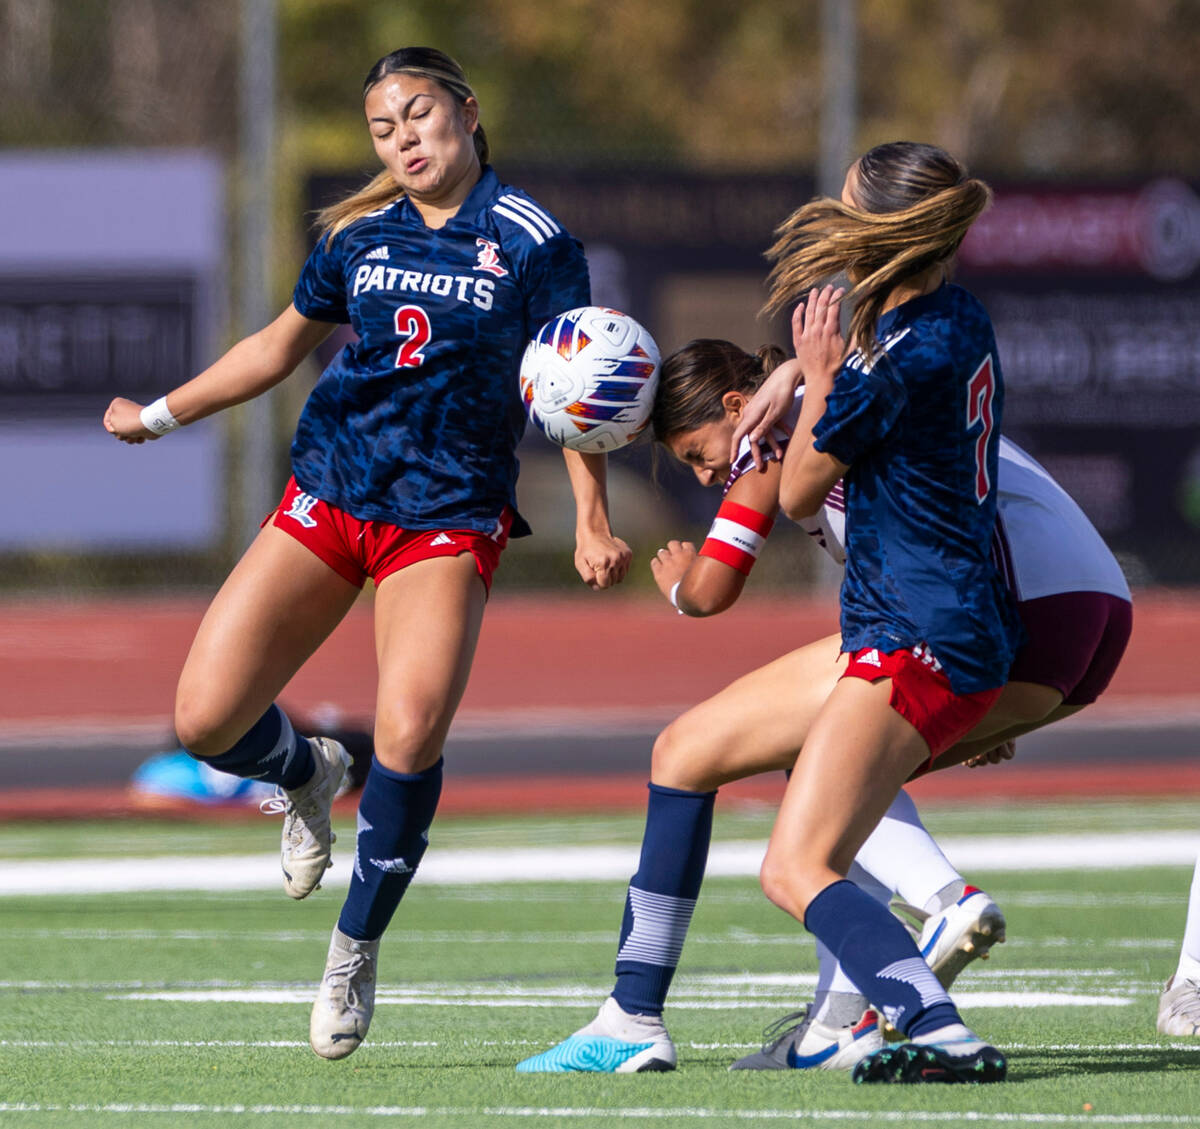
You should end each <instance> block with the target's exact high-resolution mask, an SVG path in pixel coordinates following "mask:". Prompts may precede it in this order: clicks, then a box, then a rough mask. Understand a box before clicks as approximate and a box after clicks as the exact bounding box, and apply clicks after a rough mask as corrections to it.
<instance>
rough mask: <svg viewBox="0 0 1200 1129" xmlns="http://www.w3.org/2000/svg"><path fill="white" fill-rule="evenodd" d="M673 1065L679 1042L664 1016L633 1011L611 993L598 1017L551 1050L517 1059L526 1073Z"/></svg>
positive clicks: (632, 1069)
mask: <svg viewBox="0 0 1200 1129" xmlns="http://www.w3.org/2000/svg"><path fill="white" fill-rule="evenodd" d="M674 1069H675V1044H674V1043H673V1042H671V1036H670V1035H668V1034H667V1028H666V1026H665V1025H664V1023H663V1021H662V1017H661V1016H657V1015H630V1014H629V1012H627V1011H625V1010H624V1009H623V1008H622V1007H621V1005H620V1004H619V1003H617V1001H616V1000H614V999H613V998H612V996H609V997H608V999H606V1000H605V1001H604V1003H603V1004H601V1005H600V1011H599V1012H598V1013H597V1015H596V1018H595V1019H593V1020H592V1021H591V1023H589V1024H588V1025H587V1026H586V1027H581V1028H580V1029H579V1030H578V1031H576V1032H575V1034H574V1035H568V1036H567V1038H565V1039H564V1040H563V1041H562V1042H561V1043H559V1044H558V1045H557V1046H553V1047H551V1048H550V1049H549V1050H548V1051H542V1053H541V1054H537V1055H534V1056H533V1057H532V1058H527V1059H525V1061H524V1062H519V1063H517V1070H518V1071H520V1072H521V1073H522V1074H568V1073H572V1072H575V1071H591V1072H595V1073H600V1074H640V1073H643V1072H645V1071H651V1070H674Z"/></svg>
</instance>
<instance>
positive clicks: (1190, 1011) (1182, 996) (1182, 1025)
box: [1158, 976, 1200, 1035]
mask: <svg viewBox="0 0 1200 1129" xmlns="http://www.w3.org/2000/svg"><path fill="white" fill-rule="evenodd" d="M1158 1030H1159V1032H1160V1033H1161V1034H1163V1035H1200V980H1180V981H1178V982H1176V980H1175V977H1174V976H1172V977H1171V978H1170V979H1169V980H1168V981H1167V983H1166V985H1165V986H1164V987H1163V993H1162V995H1161V996H1159V998H1158Z"/></svg>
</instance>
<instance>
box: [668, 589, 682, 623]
mask: <svg viewBox="0 0 1200 1129" xmlns="http://www.w3.org/2000/svg"><path fill="white" fill-rule="evenodd" d="M682 583H683V581H682V580H676V581H675V583H674V584H672V585H671V591H670V594H669V595H668V596H667V599H668V600H670V601H671V607H673V608H674V609H675V610H676V611H677V612H678V613H679V614H680V615H683V608H681V607H680V606H679V600H678V599H677V597H678V595H679V586H680V585H681V584H682Z"/></svg>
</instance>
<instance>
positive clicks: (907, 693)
mask: <svg viewBox="0 0 1200 1129" xmlns="http://www.w3.org/2000/svg"><path fill="white" fill-rule="evenodd" d="M842 678H862V679H865V680H866V681H867V682H877V681H878V680H879V679H881V678H890V679H891V680H892V694H891V698H890V699H889V701H890V704H891V707H892V709H894V710H895V711H896V712H897V713H898V714H899V715H900V716H901V717H902V718H904V720H905V721H907V722H908V723H909V724H910V725H912V727H913V728H914V729H915V730H916V731H917V732H918V733H919V734H920V735H921V736H922V737H923V738H924V739H925V744H927V745H928V746H929V761H930V764H932V763H933V761H934V760H935V759H936V758H937V757H939V756H941V754H942V753H944V752H945V751H946V750H947V749H948V748H950V746H951V745H956V744H957V743H958V742H959V741H961V740H962V739H963V737H965V736H966V735H967V734H968V733H970V732H971V730H972V729H974V728H975V726H976V725H978V724H979V722H980V721H981V720H982V719H983V716H984V714H986V713H987V712H988V710H990V709H991V708H992V706H993V705H994V704H995V701H996V699H997V698H998V697H999V696H1000V691H1001V689H1002V687H1000V686H997V687H996V688H995V689H994V690H981V691H979V692H978V693H975V694H956V693H955V692H954V691H953V690H952V689H951V688H950V680H949V679H948V678H947V677H946V675H945V672H944V671H943V670H942V667H941V664H940V663H939V662H938V661H937V660H936V659H935V658H934V657H933V655H932V654H930V652H929V648H928V647H926V646H924V645H923V644H918V645H917V646H915V647H913V648H911V649H910V650H906V651H890V652H884V651H878V650H876V649H875V648H874V647H864V648H863V649H862V650H861V651H855V652H854V653H853V654H852V655H851V656H850V662H849V664H848V665H847V667H846V670H845V672H844V673H843V674H842Z"/></svg>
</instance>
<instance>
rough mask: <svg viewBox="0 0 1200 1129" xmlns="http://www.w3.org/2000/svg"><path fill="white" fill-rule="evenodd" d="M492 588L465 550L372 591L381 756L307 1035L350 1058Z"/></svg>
mask: <svg viewBox="0 0 1200 1129" xmlns="http://www.w3.org/2000/svg"><path fill="white" fill-rule="evenodd" d="M485 599H486V596H485V589H484V586H483V583H482V582H481V581H480V579H479V575H478V573H477V571H476V568H475V561H474V558H473V557H471V556H470V554H465V553H464V554H462V555H460V556H457V557H437V558H434V559H432V560H425V561H419V562H418V563H416V564H413V565H410V566H409V567H408V568H405V569H402V570H401V571H399V572H395V573H392V574H391V575H390V576H388V577H386V578H385V579H384V580H383V581H382V582H381V583H380V585H379V589H378V592H377V594H376V598H375V645H376V655H377V659H378V663H379V690H378V700H377V707H376V720H375V760H374V762H373V763H372V765H371V770H370V773H369V774H368V776H367V781H366V784H365V785H364V787H363V795H362V799H361V800H360V802H359V810H358V833H357V836H356V842H355V854H354V873H353V874H352V876H351V879H350V891H349V893H348V895H347V897H346V903H345V905H344V906H343V908H342V912H341V916H340V917H339V919H338V924H337V928H336V929H335V930H334V932H333V937H332V939H331V941H330V947H329V955H328V959H327V961H326V967H325V975H324V978H323V979H322V983H321V987H320V991H319V993H318V995H317V999H316V1002H315V1003H314V1004H313V1009H312V1015H311V1018H310V1021H309V1042H310V1043H311V1045H312V1048H313V1050H314V1051H316V1053H317V1054H319V1055H321V1056H322V1057H323V1058H344V1057H345V1056H346V1055H348V1054H350V1053H351V1052H353V1051H354V1050H355V1049H356V1048H357V1047H358V1046H359V1044H361V1042H362V1040H363V1039H364V1038H365V1037H366V1034H367V1029H368V1027H369V1026H370V1023H371V1017H372V1014H373V1011H374V1001H375V975H376V964H377V960H378V954H379V941H380V938H381V937H382V935H383V932H384V930H385V929H386V928H387V926H388V923H389V921H390V920H391V917H392V914H393V913H394V912H395V910H396V907H397V906H398V905H399V903H400V900H401V898H402V897H403V896H404V893H405V891H406V890H407V888H408V884H409V882H410V881H411V879H412V876H413V873H414V872H415V871H416V868H417V865H418V863H419V862H420V860H421V857H422V856H423V854H424V852H425V846H426V844H427V842H428V835H429V827H430V824H431V823H432V820H433V816H434V812H435V811H436V809H437V802H438V797H439V795H440V793H441V780H442V745H443V743H444V742H445V739H446V733H447V731H448V730H449V728H450V722H451V719H452V718H453V716H454V711H455V710H456V709H457V708H458V703H459V701H460V699H461V698H462V695H463V691H464V690H465V689H466V685H467V677H468V675H469V674H470V670H471V661H472V659H473V657H474V654H475V646H476V643H477V641H478V639H479V629H480V626H481V624H482V621H483V609H484V604H485Z"/></svg>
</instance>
